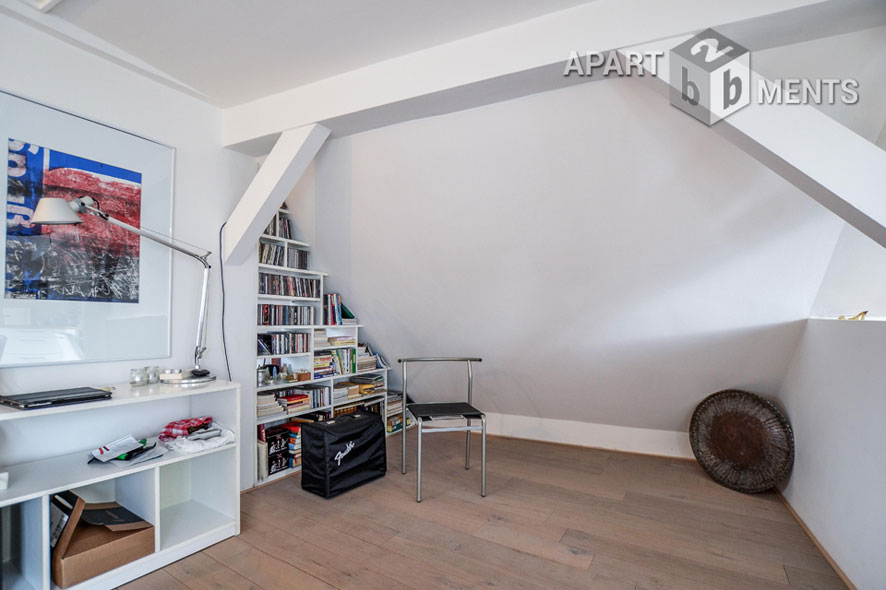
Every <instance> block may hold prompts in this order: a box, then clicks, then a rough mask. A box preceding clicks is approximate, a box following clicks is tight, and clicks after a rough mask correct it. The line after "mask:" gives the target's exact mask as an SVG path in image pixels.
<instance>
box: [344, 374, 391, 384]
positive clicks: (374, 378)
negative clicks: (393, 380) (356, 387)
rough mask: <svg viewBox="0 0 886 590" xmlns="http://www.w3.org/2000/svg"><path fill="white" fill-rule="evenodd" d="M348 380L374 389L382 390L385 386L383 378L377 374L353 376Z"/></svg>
mask: <svg viewBox="0 0 886 590" xmlns="http://www.w3.org/2000/svg"><path fill="white" fill-rule="evenodd" d="M350 380H351V382H353V383H359V384H361V385H365V384H369V385H373V386H374V387H376V388H383V387H384V384H385V378H384V376H382V375H379V374H378V373H372V374H370V375H354V376H352V377H351V378H350Z"/></svg>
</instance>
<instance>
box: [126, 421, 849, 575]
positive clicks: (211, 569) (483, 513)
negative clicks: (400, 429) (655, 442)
mask: <svg viewBox="0 0 886 590" xmlns="http://www.w3.org/2000/svg"><path fill="white" fill-rule="evenodd" d="M411 434H412V436H410V442H411V443H413V444H414V442H415V436H414V433H411ZM477 438H478V437H477ZM463 440H464V439H463V438H462V436H461V435H459V434H434V435H430V436H427V437H425V462H424V465H425V474H424V478H423V494H422V495H423V501H422V503H421V504H417V503H416V502H415V452H414V446H413V447H412V448H411V449H410V453H409V461H408V467H409V472H408V473H407V475H405V476H403V475H401V474H400V470H399V466H400V460H399V457H400V455H399V446H398V444H399V438H395V439H394V440H390V441H389V445H388V458H389V461H388V468H389V471H388V474H387V476H386V477H384V478H383V479H381V480H378V481H376V482H373V483H371V484H369V485H366V486H364V487H362V488H359V489H356V490H353V491H351V492H348V493H347V494H344V495H343V496H340V497H338V498H335V499H333V500H323V499H321V498H319V497H317V496H314V495H311V494H308V493H306V492H303V491H302V490H301V488H300V482H299V478H298V475H295V476H292V477H289V478H287V479H284V480H280V481H279V482H275V483H273V484H270V485H268V486H265V487H261V488H259V489H256V490H254V491H251V492H249V493H247V494H244V495H243V496H242V513H243V521H242V534H241V535H240V536H239V537H236V538H232V539H228V540H227V541H224V542H222V543H219V544H217V545H215V546H213V547H210V548H209V549H207V550H205V551H203V552H201V553H198V554H195V555H192V556H190V557H188V558H185V559H183V560H181V561H179V562H176V563H174V564H171V565H169V566H168V567H166V568H165V569H163V570H159V571H157V572H154V573H153V574H150V575H148V576H145V577H143V578H141V579H139V580H136V581H134V582H132V583H131V584H128V585H127V586H125V587H124V588H125V589H126V590H142V589H145V590H147V589H151V590H154V589H166V590H207V589H210V588H216V589H226V588H227V589H230V588H237V589H240V588H255V589H266V590H274V589H278V588H280V589H289V588H298V589H313V588H322V589H327V590H328V589H338V590H375V589H379V590H382V589H383V590H401V589H402V590H407V589H415V590H425V589H447V590H459V589H467V588H480V587H488V588H501V589H508V590H510V589H513V590H549V589H554V590H566V589H573V588H593V589H598V590H711V589H713V590H737V589H745V588H746V589H748V590H790V589H791V588H804V589H808V590H835V589H844V588H845V586H844V585H843V584H842V583H841V581H840V579H839V578H838V577H837V576H836V574H835V573H834V571H833V570H832V569H831V567H830V566H829V565H828V563H827V561H826V560H825V559H824V558H823V557H822V555H821V554H820V553H819V552H818V550H817V549H816V547H815V546H814V545H813V543H812V542H811V541H810V539H809V538H808V537H807V536H806V535H805V534H804V532H803V530H802V529H801V528H800V526H799V525H798V524H797V522H796V521H795V520H794V519H793V518H792V517H791V515H790V514H789V513H788V511H787V509H786V508H785V507H784V506H783V505H782V504H781V502H780V501H779V499H778V498H777V496H775V494H760V495H755V496H748V495H743V494H739V493H736V492H731V491H729V490H726V489H724V488H722V487H720V486H718V485H716V484H715V483H713V482H712V481H711V480H710V479H709V478H708V477H707V476H706V475H705V474H704V473H703V472H702V470H701V469H700V468H699V467H698V466H697V465H696V464H695V463H693V462H689V461H681V460H669V459H663V458H655V457H646V456H640V455H630V454H625V453H615V452H609V451H600V450H593V449H583V448H578V447H568V446H562V445H552V444H545V443H536V442H529V441H520V440H512V439H504V438H495V437H490V438H489V442H488V453H489V462H488V492H489V495H488V496H487V497H486V498H481V497H480V494H479V487H480V479H479V478H480V471H479V467H478V465H477V463H476V461H477V460H478V459H479V455H480V453H479V445H478V444H475V445H474V448H473V457H474V459H475V467H476V469H473V468H472V469H471V470H470V471H465V469H464V465H463V461H464V446H463ZM474 442H475V443H478V441H477V439H476V438H475V441H474Z"/></svg>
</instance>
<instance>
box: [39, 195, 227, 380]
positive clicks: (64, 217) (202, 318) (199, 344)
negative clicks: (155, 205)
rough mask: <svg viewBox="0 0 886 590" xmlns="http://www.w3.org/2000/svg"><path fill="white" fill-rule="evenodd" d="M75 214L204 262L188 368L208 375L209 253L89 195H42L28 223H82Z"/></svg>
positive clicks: (195, 372)
mask: <svg viewBox="0 0 886 590" xmlns="http://www.w3.org/2000/svg"><path fill="white" fill-rule="evenodd" d="M78 213H89V214H90V215H95V216H96V217H99V218H101V219H102V220H104V221H106V222H108V223H110V224H111V225H116V226H117V227H119V228H121V229H124V230H126V231H128V232H131V233H134V234H136V235H138V236H141V237H143V238H147V239H148V240H151V241H152V242H157V243H158V244H162V245H164V246H166V247H167V248H170V249H172V250H175V251H176V252H181V253H182V254H185V255H187V256H190V257H191V258H193V259H195V260H197V261H199V262H200V264H202V265H203V288H202V291H201V294H200V315H199V317H198V318H197V340H196V343H195V345H194V369H193V370H192V371H191V372H192V373H193V374H194V375H195V376H198V377H199V376H201V374H202V375H208V374H209V371H206V370H205V369H201V368H200V360H201V359H202V358H203V353H204V352H205V351H206V314H207V312H208V302H209V271H210V268H211V266H210V265H209V255H210V254H212V252H208V251H205V250H197V249H192V248H187V247H185V246H182V245H181V244H177V243H175V242H174V241H173V240H172V239H171V238H167V237H166V236H161V235H157V234H154V233H152V232H147V231H145V230H143V229H141V228H138V227H133V226H131V225H129V224H128V223H126V222H123V221H120V220H119V219H115V218H113V217H111V216H110V215H108V214H107V213H105V212H104V211H102V210H101V208H100V207H99V204H98V202H96V200H95V199H93V198H92V197H88V196H83V197H78V198H76V199H72V200H70V201H66V200H65V199H56V198H45V197H44V198H42V199H40V201H39V202H38V204H37V209H36V210H35V211H34V216H33V217H32V218H31V223H34V224H43V225H69V224H77V223H81V222H82V221H83V220H82V219H80V216H79V215H77V214H78Z"/></svg>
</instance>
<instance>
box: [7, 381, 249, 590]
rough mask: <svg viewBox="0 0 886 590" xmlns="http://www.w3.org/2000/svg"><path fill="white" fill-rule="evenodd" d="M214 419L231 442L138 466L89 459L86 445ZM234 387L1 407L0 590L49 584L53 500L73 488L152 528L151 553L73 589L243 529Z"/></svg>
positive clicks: (137, 390) (120, 389) (97, 585)
mask: <svg viewBox="0 0 886 590" xmlns="http://www.w3.org/2000/svg"><path fill="white" fill-rule="evenodd" d="M196 416H212V417H213V419H214V420H215V422H217V423H219V424H221V425H223V426H225V427H227V428H230V429H231V430H233V431H234V433H235V435H236V438H235V442H233V443H231V444H228V445H225V446H222V447H219V448H216V449H211V450H207V451H203V452H199V453H193V454H185V453H179V452H169V453H167V454H166V455H164V456H162V457H160V458H158V459H154V460H152V461H147V462H145V463H141V464H137V465H122V464H121V462H119V461H112V462H110V463H108V464H101V463H92V464H87V460H88V458H89V457H88V456H89V451H90V450H92V449H94V448H97V447H98V446H100V445H102V444H104V443H107V442H110V441H112V440H115V439H117V438H120V437H121V436H125V435H127V434H132V435H133V436H135V437H136V438H145V437H149V436H156V435H157V433H158V432H159V431H160V429H161V428H162V427H163V426H164V425H166V424H167V423H169V422H171V421H173V420H180V419H182V418H190V417H196ZM240 434H241V433H240V386H239V385H238V384H237V383H230V382H226V381H215V382H211V383H208V384H204V385H200V386H188V387H184V386H176V385H162V384H161V385H147V386H141V387H131V386H130V385H129V384H120V385H116V386H115V392H114V395H113V396H112V398H111V399H110V400H107V401H100V402H91V403H85V404H78V405H71V406H62V407H55V408H43V409H38V410H29V411H22V410H16V409H12V408H7V407H3V406H0V472H2V471H7V472H9V487H8V488H7V489H6V490H0V510H2V515H0V522H2V529H0V535H2V536H0V544H2V554H0V557H2V565H3V568H2V572H3V583H2V586H0V587H2V588H3V590H10V589H15V590H19V589H21V590H50V589H52V588H55V585H54V584H53V583H52V581H51V578H50V549H49V497H50V495H52V494H54V493H56V492H59V491H64V490H74V491H76V492H77V494H78V495H80V496H82V497H83V498H84V499H86V501H88V502H109V501H115V502H118V503H120V504H121V505H123V506H125V507H126V508H128V509H130V510H132V511H133V512H135V513H136V514H138V515H139V516H141V517H142V518H144V519H145V520H147V521H148V522H150V523H151V524H152V525H154V532H155V538H154V553H153V554H151V555H149V556H147V557H144V558H141V559H139V560H137V561H134V562H131V563H129V564H126V565H124V566H122V567H119V568H117V569H115V570H112V571H110V572H107V573H104V574H101V575H99V576H96V577H95V578H92V579H90V580H88V581H86V582H83V583H82V584H79V585H77V586H73V587H72V588H77V589H78V590H79V589H84V590H85V589H87V588H89V589H90V590H93V589H94V590H100V589H110V588H116V587H117V586H119V585H121V584H124V583H126V582H128V581H130V580H133V579H135V578H137V577H139V576H142V575H144V574H146V573H149V572H151V571H153V570H155V569H158V568H161V567H163V566H164V565H166V564H168V563H171V562H173V561H176V560H178V559H181V558H182V557H185V556H187V555H190V554H191V553H194V552H196V551H199V550H201V549H203V548H205V547H208V546H210V545H212V544H214V543H218V542H219V541H221V540H223V539H226V538H228V537H230V536H233V535H236V534H238V533H239V532H240V450H239V447H240V438H241V436H240Z"/></svg>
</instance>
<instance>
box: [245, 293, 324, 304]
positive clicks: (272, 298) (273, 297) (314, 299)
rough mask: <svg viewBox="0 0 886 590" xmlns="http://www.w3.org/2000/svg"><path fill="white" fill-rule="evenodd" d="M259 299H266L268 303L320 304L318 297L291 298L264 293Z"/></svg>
mask: <svg viewBox="0 0 886 590" xmlns="http://www.w3.org/2000/svg"><path fill="white" fill-rule="evenodd" d="M258 299H259V300H262V299H264V300H267V301H309V302H311V303H320V299H319V298H318V297H289V296H288V295H266V294H264V293H261V294H259V296H258Z"/></svg>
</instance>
